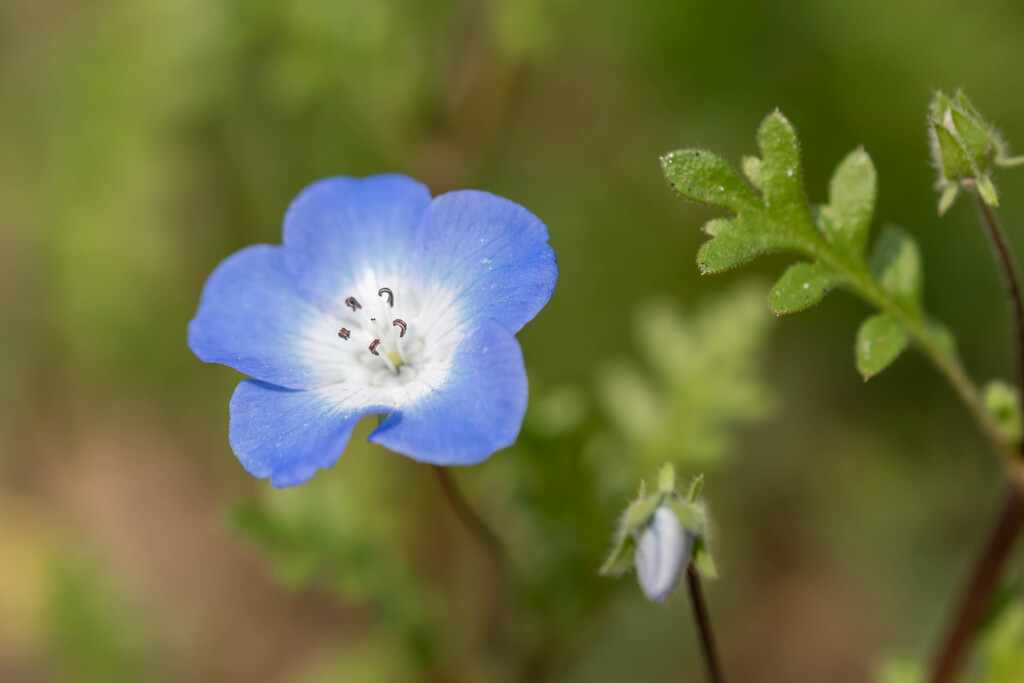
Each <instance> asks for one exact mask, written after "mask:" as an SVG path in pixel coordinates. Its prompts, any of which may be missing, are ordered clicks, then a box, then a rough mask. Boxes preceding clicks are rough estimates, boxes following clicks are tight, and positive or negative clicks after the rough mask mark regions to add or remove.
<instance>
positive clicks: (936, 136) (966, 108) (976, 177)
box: [928, 91, 1024, 215]
mask: <svg viewBox="0 0 1024 683" xmlns="http://www.w3.org/2000/svg"><path fill="white" fill-rule="evenodd" d="M930 110H931V111H930V113H929V117H928V122H929V126H928V137H929V141H930V143H931V144H930V146H931V154H932V160H933V162H934V163H935V168H936V170H937V171H938V174H939V177H938V181H937V182H936V186H935V187H936V189H937V190H938V191H939V193H940V195H941V197H940V199H939V215H942V214H943V213H945V212H946V211H947V210H948V209H949V207H950V206H952V204H953V201H954V200H955V199H956V196H957V194H958V193H959V190H960V188H961V187H974V188H976V190H977V192H978V195H979V196H980V197H981V199H982V200H983V201H984V202H985V203H986V204H988V205H990V206H998V204H999V198H998V196H997V194H996V188H995V185H994V184H993V183H992V178H991V171H992V166H993V164H995V165H996V166H1017V165H1020V164H1021V163H1024V159H1022V158H1021V157H1010V156H1009V148H1008V147H1007V145H1006V143H1005V142H1004V141H1003V139H1002V137H1000V135H999V132H998V131H997V130H996V128H995V126H993V125H992V124H991V123H989V122H988V121H986V120H985V119H984V118H982V116H981V114H979V113H978V110H977V109H975V108H974V105H973V104H971V101H970V100H969V99H967V96H966V95H964V93H963V92H959V91H958V92H957V93H956V94H955V95H953V96H952V97H950V96H947V95H945V94H944V93H942V92H937V93H935V96H934V98H933V99H932V103H931V106H930Z"/></svg>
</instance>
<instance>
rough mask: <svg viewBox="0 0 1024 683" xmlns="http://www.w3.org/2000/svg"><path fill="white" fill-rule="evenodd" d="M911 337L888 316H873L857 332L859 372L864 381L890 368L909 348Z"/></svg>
mask: <svg viewBox="0 0 1024 683" xmlns="http://www.w3.org/2000/svg"><path fill="white" fill-rule="evenodd" d="M909 341H910V340H909V337H908V336H907V333H906V331H905V330H904V329H903V327H902V326H901V325H900V324H899V323H898V322H896V320H895V319H894V318H893V317H892V316H890V315H888V314H885V313H883V314H880V315H873V316H871V317H870V318H868V319H867V320H865V321H864V323H863V324H862V325H861V326H860V329H859V330H857V346H856V357H857V370H858V371H859V372H860V374H861V375H863V376H864V379H869V378H871V377H872V376H873V375H877V374H878V373H879V372H881V371H882V370H884V369H885V368H886V367H888V366H889V364H890V363H892V362H893V361H894V360H896V358H897V357H898V356H899V355H900V353H902V352H903V349H905V348H906V347H907V343H908V342H909Z"/></svg>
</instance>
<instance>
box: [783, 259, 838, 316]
mask: <svg viewBox="0 0 1024 683" xmlns="http://www.w3.org/2000/svg"><path fill="white" fill-rule="evenodd" d="M842 282H843V276H842V275H841V274H840V273H839V272H838V271H836V270H835V269H833V268H831V267H829V266H826V265H825V264H823V263H797V264H795V265H792V266H790V267H789V269H788V270H786V272H785V273H783V274H782V277H781V278H779V281H778V282H776V283H775V285H774V286H773V287H772V291H771V294H769V295H768V305H769V306H771V308H772V310H773V311H774V312H775V314H776V315H783V314H784V313H796V312H797V311H802V310H804V309H805V308H808V307H809V306H813V305H814V304H816V303H818V302H820V301H821V300H822V299H823V298H825V295H826V294H828V292H829V290H830V289H832V288H833V287H835V286H837V285H839V284H842Z"/></svg>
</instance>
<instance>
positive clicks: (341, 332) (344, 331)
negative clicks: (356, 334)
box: [338, 327, 352, 339]
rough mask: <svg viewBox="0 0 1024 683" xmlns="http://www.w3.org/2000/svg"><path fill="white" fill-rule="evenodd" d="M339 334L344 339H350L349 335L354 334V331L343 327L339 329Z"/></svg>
mask: <svg viewBox="0 0 1024 683" xmlns="http://www.w3.org/2000/svg"><path fill="white" fill-rule="evenodd" d="M338 336H339V337H341V338H342V339H348V338H349V337H351V336H352V333H351V332H349V331H348V330H347V329H346V328H344V327H343V328H341V329H340V330H338Z"/></svg>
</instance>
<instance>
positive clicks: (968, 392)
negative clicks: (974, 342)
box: [807, 242, 1024, 487]
mask: <svg viewBox="0 0 1024 683" xmlns="http://www.w3.org/2000/svg"><path fill="white" fill-rule="evenodd" d="M807 251H808V252H810V253H811V254H812V255H814V257H815V258H817V259H818V260H819V261H821V262H822V263H824V264H826V265H828V266H830V267H831V268H833V269H835V270H837V271H839V272H840V273H842V274H843V276H844V277H845V278H846V281H847V283H848V285H849V287H850V288H851V289H852V290H853V291H854V292H855V293H856V294H858V295H859V296H860V297H861V298H863V299H864V300H865V301H867V302H868V303H869V304H871V305H872V306H874V307H875V308H877V309H878V310H879V311H882V312H884V313H888V314H889V315H891V316H892V317H893V318H895V319H896V321H897V322H899V323H900V325H902V326H903V328H904V329H905V330H906V331H907V333H908V334H909V335H910V338H911V339H912V340H913V341H914V344H915V345H916V346H917V347H918V348H919V349H920V350H921V352H922V353H924V355H925V356H927V357H928V359H929V360H931V362H932V364H933V365H935V367H936V368H937V369H938V370H939V372H940V373H941V374H942V376H943V377H945V378H946V380H947V381H948V382H949V383H950V385H951V386H952V387H953V390H954V391H955V392H956V393H957V395H958V396H959V397H960V400H961V401H962V402H963V404H964V405H965V406H966V407H967V411H968V412H969V413H970V415H971V417H972V418H974V421H975V422H976V423H977V425H978V428H979V429H980V430H981V433H982V434H983V435H984V436H985V438H986V439H987V440H988V442H989V444H990V445H991V446H992V449H993V450H994V451H995V452H996V453H997V454H998V455H999V457H1000V459H1001V460H1002V462H1003V465H1004V467H1005V469H1006V472H1007V475H1008V476H1009V477H1010V479H1011V480H1012V481H1014V482H1015V483H1016V484H1017V485H1018V486H1021V487H1024V466H1022V463H1021V459H1020V457H1019V452H1018V450H1017V447H1016V446H1015V445H1014V444H1012V443H1010V442H1009V441H1007V440H1006V438H1005V437H1004V436H1003V433H1002V431H1001V430H1000V428H999V425H998V423H997V422H996V421H995V418H993V417H992V415H991V413H990V412H989V411H988V409H987V408H986V407H985V404H984V401H983V400H982V398H981V393H980V392H979V391H978V388H977V386H976V385H975V384H974V382H973V381H972V380H971V378H970V375H968V374H967V371H966V370H965V369H964V366H963V364H962V363H961V362H960V359H959V358H958V357H957V355H956V351H955V350H954V349H953V348H951V347H950V345H949V344H948V343H945V341H944V340H943V339H942V338H941V337H940V336H939V333H938V332H937V331H936V329H935V328H933V327H930V326H929V325H928V324H927V322H926V321H925V320H924V319H923V318H922V317H921V316H920V315H917V314H915V313H912V312H910V311H908V310H907V308H906V307H905V306H904V305H902V304H901V303H899V302H898V301H896V300H895V299H894V298H893V296H892V295H891V294H889V292H887V291H885V290H884V289H883V288H882V286H881V285H880V284H879V283H878V281H877V280H876V279H875V278H874V277H873V276H872V275H871V273H870V271H868V270H867V269H866V268H863V267H860V266H856V265H851V264H849V263H846V262H843V261H840V260H837V259H835V258H833V256H832V254H830V253H829V251H828V249H827V248H826V247H825V244H824V242H822V243H820V244H813V245H807Z"/></svg>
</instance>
